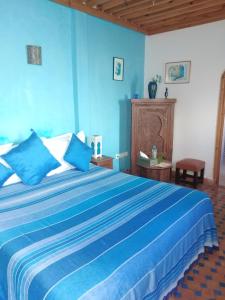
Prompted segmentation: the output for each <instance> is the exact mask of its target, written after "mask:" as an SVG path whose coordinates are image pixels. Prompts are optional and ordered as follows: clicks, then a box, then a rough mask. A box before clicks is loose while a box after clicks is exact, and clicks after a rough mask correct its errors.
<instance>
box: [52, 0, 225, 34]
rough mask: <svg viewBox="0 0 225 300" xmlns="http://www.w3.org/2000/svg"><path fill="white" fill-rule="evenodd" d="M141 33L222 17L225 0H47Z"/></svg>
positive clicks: (206, 21)
mask: <svg viewBox="0 0 225 300" xmlns="http://www.w3.org/2000/svg"><path fill="white" fill-rule="evenodd" d="M51 1H53V2H56V3H59V4H62V5H65V6H69V7H71V8H74V9H77V10H80V11H82V12H85V13H87V14H90V15H92V16H95V17H98V18H101V19H104V20H107V21H110V22H112V23H115V24H118V25H120V26H124V27H127V28H129V29H132V30H135V31H139V32H142V33H145V34H154V33H160V32H166V31H171V30H176V29H180V28H186V27H191V26H195V25H199V24H205V23H209V22H213V21H218V20H222V19H225V13H224V10H225V0H155V4H154V5H153V2H152V1H153V0H51Z"/></svg>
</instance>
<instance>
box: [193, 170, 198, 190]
mask: <svg viewBox="0 0 225 300" xmlns="http://www.w3.org/2000/svg"><path fill="white" fill-rule="evenodd" d="M197 184H198V172H194V181H193V186H194V189H196V188H197Z"/></svg>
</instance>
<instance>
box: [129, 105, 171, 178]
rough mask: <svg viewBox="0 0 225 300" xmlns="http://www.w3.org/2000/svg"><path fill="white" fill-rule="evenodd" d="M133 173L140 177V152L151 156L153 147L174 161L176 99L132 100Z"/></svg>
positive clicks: (167, 158)
mask: <svg viewBox="0 0 225 300" xmlns="http://www.w3.org/2000/svg"><path fill="white" fill-rule="evenodd" d="M131 103H132V137H131V138H132V142H131V171H132V174H136V175H140V168H139V166H138V165H137V159H138V156H139V151H143V152H144V153H146V154H147V155H149V156H151V149H152V145H156V146H157V149H158V153H161V154H163V155H164V157H165V159H166V160H168V161H171V160H172V151H173V123H174V106H175V103H176V100H175V99H155V100H150V99H132V100H131Z"/></svg>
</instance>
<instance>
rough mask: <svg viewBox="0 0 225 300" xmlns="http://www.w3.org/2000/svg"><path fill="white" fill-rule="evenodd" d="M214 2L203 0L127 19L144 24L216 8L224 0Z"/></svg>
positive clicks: (223, 2)
mask: <svg viewBox="0 0 225 300" xmlns="http://www.w3.org/2000/svg"><path fill="white" fill-rule="evenodd" d="M199 2H200V1H199ZM216 3H217V4H215V2H212V1H211V0H203V1H201V2H200V3H196V4H193V5H191V6H187V7H185V6H180V7H177V8H176V9H173V10H172V11H168V10H167V11H164V12H161V13H160V14H154V15H151V16H148V17H142V18H140V17H139V18H135V19H129V20H131V21H133V22H134V23H137V24H139V25H140V24H141V25H143V26H144V25H145V24H148V23H153V22H158V21H161V20H163V19H172V18H176V17H177V16H182V15H188V14H192V13H195V12H202V13H204V11H205V10H206V9H217V7H219V6H221V5H225V0H218V1H217V2H216Z"/></svg>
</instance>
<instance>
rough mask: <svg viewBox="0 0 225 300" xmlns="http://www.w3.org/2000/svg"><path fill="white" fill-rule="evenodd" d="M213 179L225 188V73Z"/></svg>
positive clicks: (218, 119) (221, 91) (221, 93)
mask: <svg viewBox="0 0 225 300" xmlns="http://www.w3.org/2000/svg"><path fill="white" fill-rule="evenodd" d="M213 177H214V182H215V183H216V184H219V185H223V186H225V72H224V73H223V75H222V77H221V82H220V99H219V106H218V114H217V128H216V145H215V159H214V176H213Z"/></svg>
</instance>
